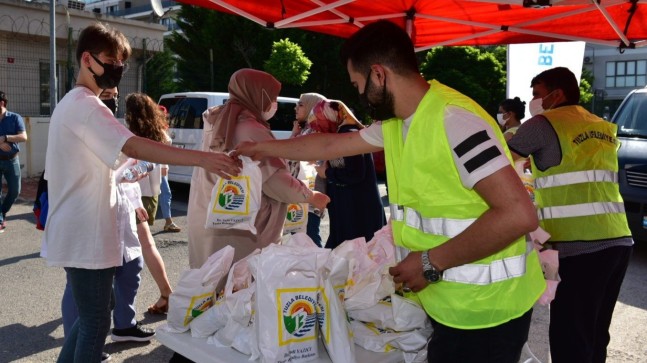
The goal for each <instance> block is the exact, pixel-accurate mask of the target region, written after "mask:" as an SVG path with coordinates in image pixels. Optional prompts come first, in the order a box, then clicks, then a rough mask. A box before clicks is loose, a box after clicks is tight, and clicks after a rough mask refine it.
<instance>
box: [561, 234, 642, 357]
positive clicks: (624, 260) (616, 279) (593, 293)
mask: <svg viewBox="0 0 647 363" xmlns="http://www.w3.org/2000/svg"><path fill="white" fill-rule="evenodd" d="M631 250H632V247H625V246H618V247H612V248H608V249H605V250H602V251H599V252H595V253H588V254H584V255H581V256H573V257H566V258H561V259H560V260H559V276H560V278H561V282H560V283H559V285H558V286H557V292H556V293H555V300H553V302H552V303H551V304H550V328H549V338H550V356H551V358H552V361H553V363H602V362H605V361H606V358H607V345H608V344H609V338H610V337H609V325H611V317H612V315H613V309H614V308H615V305H616V300H617V299H618V294H619V293H620V286H621V285H622V280H623V279H624V277H625V272H626V271H627V266H628V265H629V258H630V257H631Z"/></svg>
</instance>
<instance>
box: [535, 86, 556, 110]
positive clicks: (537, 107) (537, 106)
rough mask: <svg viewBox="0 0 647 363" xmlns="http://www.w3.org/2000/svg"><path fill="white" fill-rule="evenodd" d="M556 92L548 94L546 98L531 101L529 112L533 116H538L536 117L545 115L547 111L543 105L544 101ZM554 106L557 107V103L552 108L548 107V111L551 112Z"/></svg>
mask: <svg viewBox="0 0 647 363" xmlns="http://www.w3.org/2000/svg"><path fill="white" fill-rule="evenodd" d="M555 91H556V90H553V91H552V92H550V93H549V94H547V95H546V96H544V97H542V98H535V99H534V100H531V101H530V104H528V111H530V115H531V116H536V115H539V114H541V113H544V111H546V110H544V105H543V103H544V100H545V99H546V98H547V97H548V96H550V95H552V94H553V92H555ZM554 105H555V102H553V104H552V105H551V106H550V107H548V109H549V110H550V109H551V108H553V106H554Z"/></svg>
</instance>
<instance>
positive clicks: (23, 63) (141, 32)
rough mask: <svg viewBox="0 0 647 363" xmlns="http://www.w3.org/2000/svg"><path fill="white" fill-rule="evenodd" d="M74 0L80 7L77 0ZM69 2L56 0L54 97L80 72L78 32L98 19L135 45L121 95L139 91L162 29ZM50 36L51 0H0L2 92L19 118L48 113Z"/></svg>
mask: <svg viewBox="0 0 647 363" xmlns="http://www.w3.org/2000/svg"><path fill="white" fill-rule="evenodd" d="M72 3H73V4H74V5H75V7H78V6H79V5H78V2H76V1H75V2H72ZM67 5H68V3H60V2H59V3H57V5H56V7H55V10H56V12H55V14H56V17H55V25H56V26H55V39H56V47H55V49H56V51H55V61H56V62H55V63H56V78H55V80H54V82H56V85H57V90H58V92H57V97H56V99H57V100H60V99H61V98H62V97H63V95H65V93H66V92H67V91H69V90H70V89H71V88H72V87H74V83H75V79H74V78H75V76H76V73H77V71H78V64H77V62H76V54H75V52H76V49H75V48H76V41H77V39H78V36H79V34H80V32H81V30H83V29H84V28H85V27H86V26H88V25H89V24H92V23H94V22H97V21H99V22H104V23H109V24H110V25H112V26H114V27H116V28H117V29H119V30H120V31H121V32H122V33H124V35H125V36H126V37H127V38H128V40H129V41H130V45H131V47H132V48H133V55H132V57H131V59H130V60H129V70H128V71H127V72H126V73H125V74H124V77H123V80H122V82H121V84H120V87H119V88H120V93H121V94H122V95H125V94H128V93H130V92H136V91H141V89H142V78H143V74H144V72H145V65H146V60H147V59H149V58H150V56H152V54H153V53H154V52H158V51H161V50H163V45H164V42H163V37H164V32H165V31H166V27H164V26H162V25H159V24H154V23H148V22H142V21H135V20H130V19H124V18H118V17H114V16H108V15H104V14H98V13H94V12H91V11H85V10H79V9H76V8H69V7H68V6H67ZM50 39H51V38H50V6H49V3H33V2H26V1H19V0H0V90H2V91H4V92H5V93H6V94H7V98H8V100H9V105H8V106H9V107H8V108H9V109H10V110H11V111H14V112H18V113H20V114H21V115H23V116H48V115H50V79H51V77H50V65H51V64H52V56H51V53H52V52H51V50H52V48H51V44H50ZM120 106H123V98H122V101H121V105H120ZM121 108H122V110H123V107H121Z"/></svg>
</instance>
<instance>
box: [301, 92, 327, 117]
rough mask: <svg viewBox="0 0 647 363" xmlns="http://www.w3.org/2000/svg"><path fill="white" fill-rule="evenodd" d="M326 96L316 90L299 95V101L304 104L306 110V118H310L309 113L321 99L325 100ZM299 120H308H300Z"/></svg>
mask: <svg viewBox="0 0 647 363" xmlns="http://www.w3.org/2000/svg"><path fill="white" fill-rule="evenodd" d="M325 99H326V97H324V96H322V95H320V94H318V93H315V92H310V93H302V94H301V97H299V102H301V104H303V108H304V110H305V114H306V118H308V115H309V114H310V112H311V111H312V109H313V108H314V107H315V105H316V104H317V103H318V102H319V101H323V100H325ZM298 121H306V120H298Z"/></svg>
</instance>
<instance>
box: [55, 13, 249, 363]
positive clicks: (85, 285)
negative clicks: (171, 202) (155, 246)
mask: <svg viewBox="0 0 647 363" xmlns="http://www.w3.org/2000/svg"><path fill="white" fill-rule="evenodd" d="M130 54H131V48H130V45H129V43H128V40H127V39H126V37H124V35H123V34H122V33H121V32H119V31H118V30H116V29H113V28H111V27H109V26H107V25H105V24H101V23H95V24H92V25H89V26H88V27H87V28H85V29H84V30H83V31H82V32H81V34H80V36H79V39H78V43H77V50H76V59H77V62H78V64H79V73H78V75H77V77H76V79H77V84H76V87H75V88H74V89H73V90H71V91H70V92H68V93H67V94H66V95H65V97H63V99H62V100H61V101H60V103H59V104H58V106H57V107H56V109H55V111H54V113H53V114H52V118H51V124H50V129H49V135H48V146H47V154H46V162H45V178H46V179H47V181H48V191H49V197H48V198H49V214H48V221H47V225H46V227H45V233H44V234H43V245H44V248H45V249H46V251H47V256H46V258H47V264H48V265H49V266H58V267H64V268H65V269H66V272H67V274H68V276H69V281H70V284H71V287H72V292H73V295H74V300H75V301H76V303H77V305H78V309H79V319H78V320H77V323H76V324H75V325H74V326H73V328H72V330H71V332H70V336H69V337H68V339H66V340H65V343H64V345H63V349H62V350H61V353H60V356H59V361H61V362H71V361H76V362H84V363H85V362H88V363H96V362H100V361H101V353H102V350H103V346H104V344H105V339H106V336H107V334H108V331H109V329H110V312H111V311H110V301H111V292H112V281H113V279H114V275H115V267H116V266H121V265H122V262H123V251H124V244H123V241H121V240H120V238H119V229H118V220H117V192H116V183H115V177H114V171H115V170H116V169H117V168H118V167H119V166H120V165H121V164H122V163H123V162H125V160H126V158H127V157H132V158H135V159H142V160H147V161H151V162H155V163H169V164H174V165H191V166H200V167H203V168H205V169H206V170H207V171H209V172H212V173H216V174H218V175H219V176H222V177H225V178H227V177H229V175H235V174H238V173H239V171H240V163H239V162H237V161H236V160H234V159H233V158H231V157H229V156H227V155H226V154H224V153H206V152H198V151H191V150H179V149H177V148H173V147H170V146H166V145H162V144H160V143H157V142H154V141H150V140H146V139H143V138H140V137H136V136H134V135H133V134H132V133H131V132H130V131H128V129H126V127H124V126H123V125H122V124H121V123H119V121H117V119H116V118H115V117H114V116H113V115H112V112H111V111H110V110H109V109H108V107H106V106H105V105H104V104H103V103H102V102H101V100H100V99H99V98H98V97H97V96H98V95H99V94H100V93H101V91H102V90H104V89H108V88H113V87H116V86H117V85H118V84H119V81H120V80H121V76H122V74H123V72H124V70H125V67H126V63H125V62H126V61H127V60H128V58H129V57H130Z"/></svg>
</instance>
